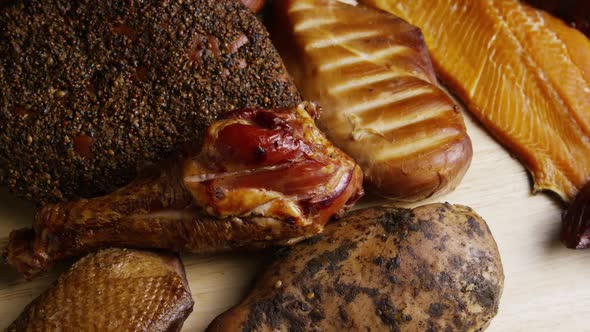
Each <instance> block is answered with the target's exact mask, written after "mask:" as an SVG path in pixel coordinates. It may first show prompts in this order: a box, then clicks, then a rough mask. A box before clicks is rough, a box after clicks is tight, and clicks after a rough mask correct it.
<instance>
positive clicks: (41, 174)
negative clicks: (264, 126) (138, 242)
mask: <svg viewBox="0 0 590 332" xmlns="http://www.w3.org/2000/svg"><path fill="white" fill-rule="evenodd" d="M298 102H300V99H299V95H298V93H297V91H296V89H295V87H294V85H293V84H292V82H291V81H290V79H289V78H288V76H287V74H286V71H285V69H284V66H283V64H282V62H281V59H280V57H279V55H278V54H277V52H276V50H275V49H274V47H273V46H272V44H271V42H270V40H269V38H268V33H267V32H266V30H265V29H264V27H263V26H262V24H261V23H260V22H259V21H258V20H257V19H256V17H255V16H254V15H253V14H252V13H251V11H250V10H248V9H247V8H245V7H244V6H243V5H242V4H241V3H240V2H239V1H230V0H222V1H217V0H184V1H179V0H172V1H141V0H130V1H122V0H101V1H95V0H81V1H70V0H57V1H42V0H33V1H28V0H8V1H2V2H1V4H0V183H4V184H7V185H8V186H9V188H10V189H11V190H12V191H13V192H15V193H17V194H18V195H20V196H23V197H26V198H29V199H33V200H35V201H43V202H45V201H56V200H64V199H72V198H78V197H91V196H92V197H93V196H96V195H100V194H105V193H107V192H111V191H113V190H115V189H118V188H120V187H121V186H122V185H125V184H127V183H129V182H130V180H132V179H133V178H134V177H135V175H136V170H137V168H143V166H144V164H145V163H149V162H153V161H156V160H161V159H164V158H166V157H168V156H169V155H171V154H172V153H173V152H176V151H178V149H179V146H180V145H181V144H182V143H183V142H186V141H193V140H196V139H198V138H199V137H200V136H202V134H203V131H204V130H205V129H206V127H207V125H208V124H210V123H211V122H212V121H213V120H214V119H215V118H216V117H217V116H218V115H219V114H221V113H224V112H227V111H230V110H234V109H238V108H246V107H292V106H295V105H296V104H297V103H298Z"/></svg>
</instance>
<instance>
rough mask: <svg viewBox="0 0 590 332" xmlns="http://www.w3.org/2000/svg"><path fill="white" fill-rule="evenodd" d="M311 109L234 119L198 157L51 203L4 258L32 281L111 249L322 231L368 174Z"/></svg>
mask: <svg viewBox="0 0 590 332" xmlns="http://www.w3.org/2000/svg"><path fill="white" fill-rule="evenodd" d="M308 112H309V113H311V114H317V110H316V108H315V105H313V104H309V103H305V104H302V105H300V106H298V107H297V108H295V109H280V110H272V111H269V110H252V109H247V110H243V111H237V112H234V113H231V114H230V115H229V116H228V117H226V118H225V119H223V120H219V121H217V122H216V123H214V124H213V125H212V126H211V127H210V128H209V130H208V131H207V135H206V137H205V138H204V140H203V146H202V149H201V152H200V153H198V154H193V155H191V156H189V157H187V158H185V159H184V160H181V159H180V158H177V159H171V160H169V161H167V162H166V163H164V164H163V165H160V167H159V168H154V169H152V170H150V171H149V172H147V173H146V174H144V175H143V176H141V177H139V178H138V179H137V180H135V181H134V182H132V183H131V184H130V185H128V186H126V187H124V188H122V189H119V190H117V191H115V192H114V193H112V194H109V195H107V196H103V197H98V198H93V199H82V200H78V201H74V202H66V203H58V204H53V205H47V206H45V207H44V208H43V209H41V210H40V211H39V213H38V214H37V216H36V219H35V222H34V224H33V230H32V231H31V230H19V231H15V232H13V233H12V234H11V237H10V243H9V245H8V246H7V248H6V250H5V252H4V256H5V258H6V260H7V261H8V262H9V263H10V264H11V265H12V266H13V267H15V268H16V269H17V270H18V271H20V272H22V273H23V274H25V276H27V277H32V276H34V275H35V274H37V273H39V272H41V271H44V270H46V269H48V268H50V267H51V265H52V263H53V262H54V261H55V260H58V259H62V258H65V257H69V256H75V255H80V254H83V253H86V252H89V251H92V250H96V249H100V248H104V247H110V246H115V247H137V248H162V249H170V250H175V251H190V252H212V251H220V250H224V249H231V248H237V247H249V248H257V247H266V246H270V245H281V244H290V243H294V242H297V241H298V240H301V239H303V238H305V237H309V236H311V235H314V234H317V233H319V232H321V231H322V229H323V226H324V224H325V223H326V222H327V221H328V220H329V218H331V217H332V216H334V215H338V214H340V213H341V212H342V211H344V210H345V209H347V208H348V207H349V206H351V205H352V204H353V203H354V202H356V200H358V198H360V196H361V195H362V172H361V170H360V168H359V167H358V166H357V165H356V164H355V163H354V161H353V160H352V159H351V158H350V157H348V156H346V155H345V154H344V153H343V152H341V151H340V150H338V149H337V148H335V147H334V146H333V145H332V144H331V143H329V142H328V141H327V139H326V138H325V137H324V136H323V134H322V133H321V132H320V131H319V130H318V129H317V128H316V127H315V125H314V123H313V119H312V118H311V117H310V116H309V115H308ZM236 130H237V131H238V133H235V132H233V131H236ZM252 133H257V134H260V135H252ZM238 136H239V137H241V140H239V139H237V137H238ZM261 150H264V151H265V152H264V154H263V155H264V156H263V157H261V155H262V154H261V153H260V152H259V151H261ZM222 151H230V152H231V153H227V154H226V153H224V152H222ZM232 151H233V152H232ZM244 153H245V154H246V155H244ZM248 153H252V154H254V155H255V156H254V157H251V158H248V157H247V155H248Z"/></svg>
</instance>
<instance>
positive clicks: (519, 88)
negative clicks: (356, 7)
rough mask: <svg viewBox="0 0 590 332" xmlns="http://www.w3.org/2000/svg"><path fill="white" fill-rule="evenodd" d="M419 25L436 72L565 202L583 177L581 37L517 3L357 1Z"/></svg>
mask: <svg viewBox="0 0 590 332" xmlns="http://www.w3.org/2000/svg"><path fill="white" fill-rule="evenodd" d="M362 1H363V2H364V3H367V4H371V5H374V6H376V7H378V8H381V9H383V10H385V11H388V12H391V13H393V14H395V15H398V16H400V17H401V18H403V19H405V20H408V21H409V22H410V23H412V24H415V25H417V26H418V27H420V28H421V29H422V32H423V33H424V36H425V38H426V43H427V44H428V47H429V48H430V51H431V53H432V56H433V59H434V63H435V65H436V66H437V67H438V70H439V73H440V75H441V77H442V78H443V80H445V81H446V82H447V83H448V84H449V86H450V87H451V88H452V90H453V91H454V92H455V93H456V94H457V95H458V96H459V97H460V98H461V99H462V100H463V101H464V102H465V104H466V105H467V107H468V108H469V110H470V111H471V112H472V113H473V114H474V115H475V116H476V117H477V118H478V119H479V120H480V121H481V122H482V123H483V125H484V126H485V127H486V128H487V129H488V130H489V131H490V132H491V133H492V135H494V136H495V137H496V138H497V139H498V140H499V141H500V142H501V143H503V144H504V145H505V146H506V147H508V149H510V150H511V151H512V152H513V153H514V154H515V155H516V156H517V157H518V158H519V159H520V160H521V162H523V163H524V165H525V166H526V168H527V169H528V170H529V171H530V172H531V173H532V175H533V178H534V182H535V184H534V190H535V191H539V190H551V191H553V192H555V193H557V194H559V195H560V196H561V197H562V198H563V199H564V200H566V201H569V200H571V199H572V198H573V197H574V196H575V194H576V193H577V192H578V190H579V189H580V188H582V186H583V185H584V184H585V183H586V182H588V180H590V112H588V110H590V40H588V38H586V37H585V36H584V35H583V34H582V33H580V32H579V31H577V30H575V29H573V28H571V27H569V26H567V25H566V24H565V23H563V22H562V21H560V20H559V19H556V18H554V17H553V16H551V15H549V14H547V13H546V12H544V11H541V10H538V9H535V8H532V7H530V6H528V5H526V4H524V3H522V2H521V1H517V0H475V1H472V0H452V1H448V0H434V1H431V0H427V1H426V0H396V1H393V0H362Z"/></svg>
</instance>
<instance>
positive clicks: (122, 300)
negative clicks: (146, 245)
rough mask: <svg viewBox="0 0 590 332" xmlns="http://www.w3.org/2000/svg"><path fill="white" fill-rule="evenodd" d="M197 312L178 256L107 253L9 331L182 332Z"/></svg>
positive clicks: (71, 274) (64, 279) (74, 270)
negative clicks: (184, 324) (190, 317)
mask: <svg viewBox="0 0 590 332" xmlns="http://www.w3.org/2000/svg"><path fill="white" fill-rule="evenodd" d="M192 310H193V299H192V296H191V292H190V289H189V286H188V282H187V280H186V276H185V273H184V267H183V266H182V262H181V261H180V259H179V258H178V257H177V256H175V255H171V254H164V253H154V252H148V251H138V250H127V249H107V250H103V251H100V252H97V253H94V254H90V255H88V256H86V257H84V258H82V259H80V260H79V261H78V262H76V263H75V264H74V265H73V266H72V267H71V268H70V270H69V271H68V272H66V273H64V274H63V275H62V276H60V277H59V279H58V280H57V281H56V282H55V283H54V284H53V285H52V286H51V287H50V288H49V289H48V290H47V291H45V292H44V293H43V294H41V295H40V296H39V297H38V298H36V299H35V300H34V301H33V302H31V303H30V304H29V305H28V306H27V307H26V308H25V310H24V311H23V312H22V313H21V315H20V316H19V317H18V318H17V319H16V321H15V322H14V323H12V325H10V326H9V327H8V330H7V331H9V332H12V331H14V332H17V331H76V332H78V331H117V332H123V331H134V332H139V331H146V332H148V331H150V332H152V331H180V329H181V327H182V324H183V323H184V321H185V319H186V318H187V317H188V315H189V314H190V313H191V311H192Z"/></svg>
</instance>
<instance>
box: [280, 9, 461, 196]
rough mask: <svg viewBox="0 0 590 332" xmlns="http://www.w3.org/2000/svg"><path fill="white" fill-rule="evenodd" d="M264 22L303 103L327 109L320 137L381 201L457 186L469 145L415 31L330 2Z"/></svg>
mask: <svg viewBox="0 0 590 332" xmlns="http://www.w3.org/2000/svg"><path fill="white" fill-rule="evenodd" d="M270 20H271V22H270V31H271V36H272V38H273V40H274V41H275V44H276V45H277V48H278V49H279V53H281V55H282V57H283V59H284V61H285V65H286V66H287V69H288V71H289V72H290V74H291V75H292V76H293V77H294V80H295V83H296V85H297V86H298V87H299V89H300V91H301V93H302V95H303V96H305V98H308V99H310V100H315V101H318V102H319V103H320V105H321V106H322V108H323V112H322V116H321V117H320V120H319V126H320V128H321V129H323V130H324V131H325V132H326V133H327V135H328V137H329V138H330V139H331V140H332V141H333V142H334V143H335V144H336V145H338V146H339V147H340V148H342V149H343V150H344V151H345V152H347V153H348V154H349V155H351V156H352V157H353V158H355V159H356V161H357V162H358V163H359V165H360V166H361V167H362V168H363V172H364V173H365V179H366V181H367V182H368V185H370V186H372V187H373V189H375V190H376V191H377V193H379V194H381V195H385V196H389V197H392V198H396V199H399V200H419V199H423V198H426V197H429V196H431V195H433V194H435V193H442V192H446V191H449V190H451V189H453V188H454V187H455V186H456V185H457V184H458V183H459V181H460V180H461V178H462V177H463V174H464V173H465V171H466V170H467V168H468V166H469V163H470V161H471V155H472V150H471V142H470V140H469V137H468V136H467V134H466V131H465V126H464V123H463V119H462V117H461V115H460V113H459V111H458V108H457V106H456V105H455V104H454V102H453V101H452V100H451V99H450V98H449V97H448V96H447V95H446V94H445V92H444V91H442V90H441V89H440V87H439V86H438V83H437V80H436V77H435V75H434V71H433V68H432V64H431V62H430V58H429V55H428V51H427V49H426V46H425V44H424V41H423V39H422V34H421V33H420V31H419V30H418V29H417V28H416V27H414V26H411V25H409V24H407V23H406V22H404V21H403V20H401V19H398V18H396V17H393V16H391V15H388V14H386V13H383V12H380V11H377V10H374V9H371V8H367V7H364V6H356V7H354V6H350V5H346V4H343V3H341V2H339V1H330V0H329V1H324V0H286V1H277V2H275V3H274V9H273V15H270Z"/></svg>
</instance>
